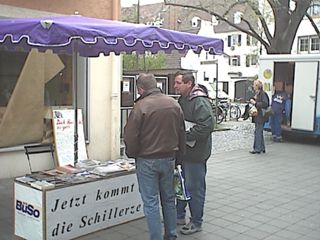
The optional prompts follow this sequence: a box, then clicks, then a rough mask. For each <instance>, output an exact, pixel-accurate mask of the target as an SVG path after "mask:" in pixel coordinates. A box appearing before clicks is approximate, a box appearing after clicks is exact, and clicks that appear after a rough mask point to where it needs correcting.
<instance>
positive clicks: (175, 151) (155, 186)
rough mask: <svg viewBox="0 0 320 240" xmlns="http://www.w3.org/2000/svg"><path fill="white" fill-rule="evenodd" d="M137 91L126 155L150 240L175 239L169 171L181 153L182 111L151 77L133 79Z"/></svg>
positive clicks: (126, 132)
mask: <svg viewBox="0 0 320 240" xmlns="http://www.w3.org/2000/svg"><path fill="white" fill-rule="evenodd" d="M137 88H138V93H139V94H140V95H141V96H140V98H139V99H137V101H136V103H135V105H134V108H133V110H132V111H131V113H130V115H129V118H128V121H127V124H126V126H125V128H124V142H125V144H126V154H127V156H129V157H132V158H135V159H136V174H137V179H138V183H139V191H140V194H141V198H142V201H143V209H144V214H145V216H146V218H147V223H148V228H149V233H150V239H151V240H162V239H165V240H167V239H168V240H169V239H170V240H171V239H176V237H177V235H176V220H177V216H176V207H175V191H174V188H173V171H174V167H175V159H176V156H177V155H182V154H183V153H184V152H185V145H186V135H185V125H184V118H183V112H182V110H181V108H180V106H179V104H178V103H177V101H176V100H174V99H173V98H171V97H169V96H166V95H164V94H163V93H161V91H160V89H158V88H157V82H156V80H155V78H154V76H153V75H152V74H141V75H140V76H139V77H138V79H137ZM159 195H160V199H161V205H162V214H163V219H164V230H165V233H164V238H163V236H162V226H161V220H160V210H159Z"/></svg>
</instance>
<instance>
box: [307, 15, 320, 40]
mask: <svg viewBox="0 0 320 240" xmlns="http://www.w3.org/2000/svg"><path fill="white" fill-rule="evenodd" d="M306 17H307V18H308V19H309V21H310V23H311V25H312V27H313V28H314V30H315V31H316V33H317V35H318V38H320V31H319V29H318V27H317V25H316V23H315V22H314V21H313V18H312V17H311V16H310V15H309V14H308V13H306Z"/></svg>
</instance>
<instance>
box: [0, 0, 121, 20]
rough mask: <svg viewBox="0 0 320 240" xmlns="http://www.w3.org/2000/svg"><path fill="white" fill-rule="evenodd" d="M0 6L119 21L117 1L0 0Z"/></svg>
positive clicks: (118, 2)
mask: <svg viewBox="0 0 320 240" xmlns="http://www.w3.org/2000/svg"><path fill="white" fill-rule="evenodd" d="M0 4H4V5H8V6H14V7H20V8H27V9H33V10H38V11H46V12H54V13H60V14H64V15H73V14H75V13H77V14H80V15H82V16H86V17H95V18H106V19H114V20H117V19H119V14H120V1H119V0H110V1H106V0H90V1H87V0H54V1H50V0H28V1H25V0H0ZM21 17H22V16H21Z"/></svg>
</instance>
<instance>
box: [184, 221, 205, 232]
mask: <svg viewBox="0 0 320 240" xmlns="http://www.w3.org/2000/svg"><path fill="white" fill-rule="evenodd" d="M201 231H202V228H201V226H196V225H194V223H192V222H189V223H188V224H186V225H184V226H183V227H182V228H181V229H180V232H181V233H182V234H184V235H189V234H193V233H196V232H201Z"/></svg>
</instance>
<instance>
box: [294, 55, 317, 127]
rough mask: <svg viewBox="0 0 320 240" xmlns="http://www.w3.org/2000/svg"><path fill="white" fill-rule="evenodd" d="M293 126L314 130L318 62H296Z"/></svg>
mask: <svg viewBox="0 0 320 240" xmlns="http://www.w3.org/2000/svg"><path fill="white" fill-rule="evenodd" d="M295 65H296V66H295V75H294V79H295V80H294V88H293V100H292V101H293V102H292V122H291V128H292V129H297V130H305V131H313V130H314V120H315V116H314V115H315V104H316V103H315V96H316V85H317V78H318V62H316V61H314V62H296V63H295Z"/></svg>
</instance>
